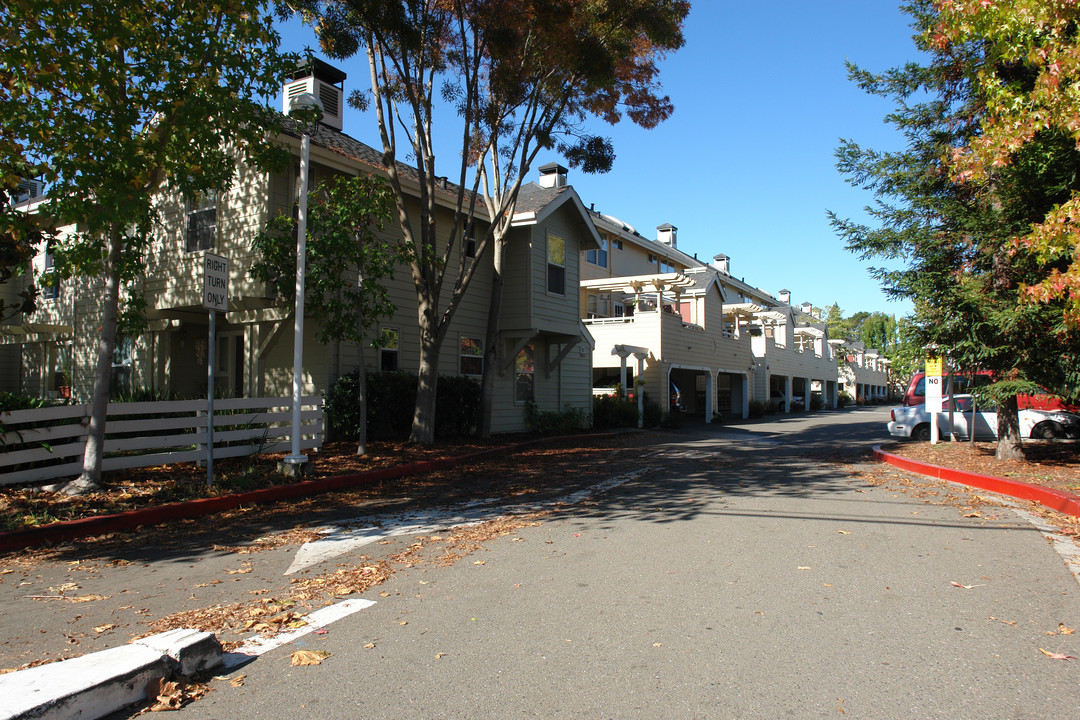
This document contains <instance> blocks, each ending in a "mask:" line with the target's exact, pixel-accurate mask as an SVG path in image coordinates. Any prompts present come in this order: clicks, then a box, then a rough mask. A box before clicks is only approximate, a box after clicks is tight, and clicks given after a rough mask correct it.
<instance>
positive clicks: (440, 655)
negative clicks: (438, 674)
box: [435, 653, 446, 660]
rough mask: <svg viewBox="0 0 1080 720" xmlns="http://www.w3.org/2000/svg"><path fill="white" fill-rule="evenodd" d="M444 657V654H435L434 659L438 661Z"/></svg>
mask: <svg viewBox="0 0 1080 720" xmlns="http://www.w3.org/2000/svg"><path fill="white" fill-rule="evenodd" d="M445 655H446V653H435V659H436V660H438V659H439V658H441V657H443V656H445Z"/></svg>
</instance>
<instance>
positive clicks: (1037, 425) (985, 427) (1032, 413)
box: [888, 395, 1080, 441]
mask: <svg viewBox="0 0 1080 720" xmlns="http://www.w3.org/2000/svg"><path fill="white" fill-rule="evenodd" d="M950 407H951V408H952V411H953V412H952V421H953V422H952V425H953V432H954V433H955V434H956V435H957V436H959V437H962V438H965V439H967V438H970V437H971V435H970V433H971V430H972V427H973V426H974V431H975V437H976V439H978V438H985V439H990V440H993V439H995V438H997V408H995V407H993V406H990V405H987V406H985V407H984V406H979V405H976V403H975V400H974V398H972V396H971V395H954V396H952V397H951V398H949V397H946V398H944V399H943V400H942V402H941V410H942V411H941V413H940V414H939V415H938V418H937V422H938V432H939V437H943V438H944V437H948V436H949V409H950ZM888 427H889V434H890V435H892V436H894V437H901V438H908V437H909V438H911V439H912V440H923V441H925V440H929V439H930V413H929V412H927V410H926V405H925V404H921V405H911V406H909V407H898V408H893V411H892V414H891V415H890V420H889V425H888ZM1020 437H1025V438H1039V439H1044V440H1050V439H1053V438H1080V415H1075V414H1073V413H1069V412H1063V411H1060V410H1035V409H1031V408H1029V409H1026V410H1021V411H1020Z"/></svg>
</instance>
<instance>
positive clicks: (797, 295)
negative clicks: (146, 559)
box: [281, 0, 916, 316]
mask: <svg viewBox="0 0 1080 720" xmlns="http://www.w3.org/2000/svg"><path fill="white" fill-rule="evenodd" d="M909 22H910V18H909V17H908V16H907V15H904V14H903V13H901V12H900V10H899V9H898V7H897V5H895V4H894V3H893V2H890V1H889V0H827V1H824V2H807V1H806V0H802V1H801V2H797V1H794V0H777V1H776V2H772V3H766V4H760V3H743V2H732V1H730V0H729V1H725V2H717V1H716V0H697V1H696V2H694V4H693V9H692V11H691V14H690V17H689V19H688V22H687V23H686V45H685V46H684V47H683V48H682V50H680V51H679V52H677V53H674V54H673V55H671V56H670V57H668V58H667V59H666V60H665V61H664V63H663V65H662V78H663V84H664V89H665V91H666V92H667V93H668V94H669V95H670V96H671V99H672V102H673V103H674V105H675V114H674V115H673V116H672V117H671V118H670V119H669V120H668V121H667V122H665V123H663V124H662V125H660V126H659V127H657V128H655V129H653V130H642V129H640V128H638V127H637V126H635V125H633V124H632V123H630V122H629V121H624V122H623V123H621V124H620V125H618V126H615V127H611V126H608V125H607V124H605V123H603V122H602V121H599V120H597V121H594V122H593V123H592V124H591V125H590V127H589V129H590V130H591V131H592V132H594V133H596V134H601V135H606V136H609V137H611V138H612V140H613V142H614V146H615V153H616V160H615V165H614V168H613V169H612V171H611V172H610V173H607V174H604V175H594V176H590V175H586V174H584V173H581V172H579V171H573V170H571V175H570V182H571V184H572V185H573V186H574V188H575V189H576V190H577V192H578V194H579V195H580V196H581V198H582V200H583V201H584V202H585V204H586V205H589V204H592V205H594V206H595V208H596V209H597V210H599V211H601V212H604V213H607V214H609V215H614V216H616V217H618V218H620V219H621V220H623V221H624V222H626V223H628V224H630V225H633V226H634V227H635V228H636V229H637V230H638V231H639V232H640V233H641V234H642V235H645V236H646V237H656V230H655V229H656V226H657V225H661V224H663V223H672V224H673V225H675V226H676V227H678V228H679V235H678V243H679V249H680V250H682V251H684V252H687V253H689V254H695V253H696V254H697V255H698V257H699V258H701V259H704V260H709V259H711V258H712V256H713V255H716V254H717V253H721V252H722V253H724V254H726V255H728V256H730V257H731V272H732V274H733V275H735V276H736V277H742V278H744V279H745V280H746V282H748V283H751V284H753V285H756V286H758V287H761V288H763V289H765V290H767V291H769V292H772V293H773V294H774V295H775V294H776V292H777V291H779V290H780V289H788V290H790V291H791V297H792V302H793V303H796V304H799V303H803V302H812V303H814V305H815V306H826V305H830V304H832V303H834V302H836V303H838V304H839V305H840V308H841V310H843V312H844V314H845V315H850V314H852V313H854V312H857V311H860V310H866V311H875V310H877V311H882V312H885V313H888V314H896V315H898V316H900V315H906V314H908V313H910V312H911V305H910V303H908V302H906V301H905V302H897V301H891V300H889V299H887V298H886V297H885V295H884V293H882V292H881V289H880V285H879V284H878V282H877V281H876V280H874V279H873V278H872V277H871V276H870V275H869V273H868V267H869V266H870V265H872V264H874V261H861V260H859V259H858V258H857V257H856V256H854V255H852V254H851V253H849V252H847V251H846V250H845V249H844V247H843V243H842V242H841V241H840V240H839V239H838V238H837V237H836V235H835V234H834V233H833V230H832V228H831V227H830V226H829V223H828V220H827V218H826V210H833V211H835V212H836V213H837V214H838V215H840V216H842V217H854V218H862V208H863V207H864V206H866V205H867V204H869V203H870V202H871V200H872V198H871V196H870V195H869V194H868V193H866V192H864V191H861V190H856V189H854V188H851V187H850V186H848V185H847V183H845V182H844V180H843V178H842V177H841V176H840V175H839V173H837V171H836V169H835V158H834V155H833V153H834V150H835V148H836V146H837V145H838V143H839V139H840V138H850V139H853V140H856V141H857V142H859V143H860V144H863V145H866V146H869V147H873V148H877V149H891V148H896V147H899V145H900V142H901V141H900V138H899V137H898V135H897V134H896V133H895V132H894V131H893V130H892V129H891V128H890V127H889V126H886V125H885V124H884V123H883V118H884V116H885V114H886V113H887V112H889V110H890V109H891V108H890V107H889V105H888V104H887V103H886V102H884V101H882V100H880V99H878V98H872V97H870V96H867V95H865V94H864V93H863V92H861V91H860V90H859V89H858V88H857V87H855V86H854V84H853V83H851V82H850V81H849V80H848V78H847V72H846V70H845V67H844V61H845V59H851V60H853V61H855V62H856V63H858V64H859V65H861V66H863V67H865V68H867V69H869V70H873V71H879V70H884V69H887V68H889V67H893V66H896V65H900V64H902V63H904V62H906V61H908V60H911V59H914V58H915V56H916V53H915V50H914V46H913V44H912V41H911V34H912V31H911V28H910V26H909ZM281 30H282V32H283V40H284V45H285V48H286V49H288V50H302V49H303V48H304V47H306V46H310V47H312V48H317V47H318V45H317V42H316V40H315V37H314V34H313V33H312V32H311V30H310V29H309V28H306V27H302V26H300V25H299V23H295V22H294V23H290V24H288V25H284V26H282V28H281ZM332 64H334V65H336V66H338V67H341V68H342V69H343V70H345V72H347V73H348V74H349V79H348V80H346V81H345V82H346V89H347V90H349V89H353V88H365V87H367V82H368V80H367V78H368V74H367V68H366V64H365V63H363V62H361V61H360V59H352V60H349V61H345V62H340V61H335V62H332ZM447 119H448V120H455V118H454V117H452V116H451V117H448V118H447ZM345 132H347V133H349V134H350V135H352V136H354V137H356V138H357V139H359V140H361V141H363V142H368V143H370V144H375V143H376V142H377V133H376V128H375V125H374V120H372V119H371V118H370V117H363V116H361V115H360V114H359V113H357V112H356V111H354V110H352V109H351V108H350V109H347V110H346V115H345ZM455 152H456V147H455V146H454V145H453V144H448V145H447V147H446V149H445V150H443V151H442V153H441V154H440V153H439V149H438V148H437V149H436V157H437V158H438V157H440V155H441V157H443V158H445V159H444V160H443V161H442V162H443V163H444V164H443V166H442V167H441V168H439V172H440V174H442V175H449V176H451V177H453V176H455V175H456V174H457V172H456V167H457V165H456V162H455V160H456V156H455V155H454V153H455ZM539 160H540V162H539V163H537V164H538V165H542V164H544V163H545V162H549V161H560V158H559V157H557V156H555V155H554V154H553V155H552V156H551V157H542V158H540V159H539ZM535 174H536V173H535V170H534V171H533V175H535Z"/></svg>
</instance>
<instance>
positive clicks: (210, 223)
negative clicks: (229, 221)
mask: <svg viewBox="0 0 1080 720" xmlns="http://www.w3.org/2000/svg"><path fill="white" fill-rule="evenodd" d="M216 228H217V193H216V192H214V191H213V190H210V191H207V192H204V193H199V195H198V196H197V197H195V198H190V199H188V201H187V251H188V252H197V251H199V250H211V249H213V247H214V232H215V230H216Z"/></svg>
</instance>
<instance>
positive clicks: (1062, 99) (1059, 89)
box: [928, 0, 1080, 327]
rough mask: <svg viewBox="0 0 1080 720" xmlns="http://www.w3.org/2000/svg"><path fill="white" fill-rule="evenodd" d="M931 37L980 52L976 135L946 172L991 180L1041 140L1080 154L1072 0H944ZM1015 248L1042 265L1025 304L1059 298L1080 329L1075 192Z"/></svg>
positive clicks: (1079, 22)
mask: <svg viewBox="0 0 1080 720" xmlns="http://www.w3.org/2000/svg"><path fill="white" fill-rule="evenodd" d="M937 7H938V10H939V13H940V15H939V17H938V21H937V23H936V25H935V26H934V27H932V28H929V29H928V35H929V37H930V42H931V44H932V45H933V46H934V47H937V48H944V47H949V46H955V45H961V44H966V43H977V44H978V45H979V46H980V47H981V48H983V49H984V50H985V52H984V53H983V55H982V56H981V58H980V62H979V63H978V66H977V67H976V68H975V82H976V84H977V86H978V88H979V91H980V93H981V95H982V97H983V99H984V103H985V107H984V110H983V114H982V117H981V121H980V123H979V133H977V134H975V135H973V136H972V137H971V138H970V139H969V140H968V142H967V143H965V144H964V145H962V146H960V147H958V148H956V149H955V151H954V153H953V155H952V158H951V166H952V171H953V173H954V176H955V178H956V179H957V180H959V181H960V182H965V183H970V182H992V181H993V179H994V178H995V177H996V176H997V175H998V174H999V173H1000V171H1001V169H1003V168H1006V167H1007V166H1010V165H1014V164H1016V163H1017V162H1018V161H1020V162H1023V161H1024V158H1025V155H1030V152H1031V151H1032V149H1033V148H1034V151H1035V152H1036V153H1038V152H1040V150H1039V146H1040V145H1041V144H1042V143H1044V142H1045V141H1046V139H1047V137H1055V136H1056V137H1061V138H1067V139H1068V142H1069V144H1070V145H1071V146H1072V147H1073V148H1078V147H1080V93H1077V92H1076V88H1077V83H1080V32H1078V30H1077V28H1078V26H1080V3H1077V2H1076V1H1075V0H1055V1H1054V2H1048V0H1011V1H1010V2H987V1H986V0H942V1H940V2H939V3H938V4H937ZM1011 242H1012V250H1013V251H1015V252H1018V253H1024V254H1028V255H1030V256H1031V257H1032V258H1033V259H1034V260H1035V261H1036V262H1038V263H1040V264H1042V265H1044V266H1046V268H1047V272H1046V273H1045V276H1044V277H1042V278H1040V279H1038V280H1036V281H1035V282H1032V283H1031V284H1030V285H1025V286H1024V288H1023V294H1022V298H1023V299H1024V300H1026V301H1030V302H1041V303H1046V302H1050V301H1054V300H1064V301H1065V303H1066V314H1065V318H1066V321H1067V322H1068V324H1069V325H1071V326H1073V327H1078V326H1080V190H1077V189H1076V188H1070V190H1069V192H1068V193H1067V194H1065V195H1064V196H1063V197H1062V198H1061V199H1060V201H1059V202H1056V203H1054V204H1053V205H1052V206H1051V207H1049V208H1047V209H1046V211H1045V213H1044V215H1043V216H1042V217H1040V218H1039V219H1038V221H1037V222H1035V223H1033V224H1032V225H1031V226H1030V227H1029V228H1025V229H1024V231H1022V232H1020V233H1017V234H1016V235H1015V236H1013V237H1012V238H1011Z"/></svg>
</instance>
